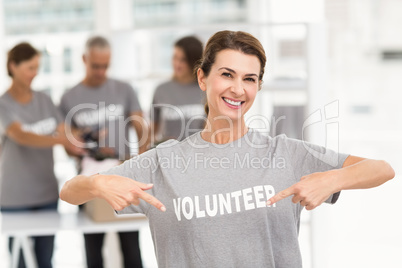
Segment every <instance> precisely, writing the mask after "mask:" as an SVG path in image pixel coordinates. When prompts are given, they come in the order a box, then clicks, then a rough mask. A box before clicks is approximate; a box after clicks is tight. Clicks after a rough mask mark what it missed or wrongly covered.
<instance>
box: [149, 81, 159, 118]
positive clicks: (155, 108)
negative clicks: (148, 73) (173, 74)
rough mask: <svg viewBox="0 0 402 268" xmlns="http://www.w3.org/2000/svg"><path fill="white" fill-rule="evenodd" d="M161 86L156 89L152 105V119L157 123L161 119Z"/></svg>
mask: <svg viewBox="0 0 402 268" xmlns="http://www.w3.org/2000/svg"><path fill="white" fill-rule="evenodd" d="M158 97H159V87H158V88H157V89H156V90H155V93H154V97H153V98H152V105H151V121H153V122H155V123H157V122H159V120H160V111H161V109H160V107H159V100H158Z"/></svg>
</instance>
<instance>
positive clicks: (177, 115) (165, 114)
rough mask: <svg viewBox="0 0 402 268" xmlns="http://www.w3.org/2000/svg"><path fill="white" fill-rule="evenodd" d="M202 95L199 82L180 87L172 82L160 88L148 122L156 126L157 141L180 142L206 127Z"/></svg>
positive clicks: (153, 102)
mask: <svg viewBox="0 0 402 268" xmlns="http://www.w3.org/2000/svg"><path fill="white" fill-rule="evenodd" d="M205 100H206V99H205V92H203V91H202V90H201V89H200V87H199V86H198V83H196V82H194V83H190V84H181V83H178V82H176V81H174V80H171V81H168V82H165V83H163V84H161V85H159V86H158V87H157V88H156V90H155V93H154V97H153V101H152V110H151V121H153V122H155V123H157V124H158V125H159V129H158V133H155V134H156V138H157V140H158V141H165V140H168V139H177V140H183V139H185V138H186V137H188V136H190V135H192V134H194V133H195V132H197V131H200V130H202V129H203V128H204V124H205V118H206V115H205V112H204V104H203V103H204V102H205Z"/></svg>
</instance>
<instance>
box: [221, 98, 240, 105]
mask: <svg viewBox="0 0 402 268" xmlns="http://www.w3.org/2000/svg"><path fill="white" fill-rule="evenodd" d="M223 100H224V101H226V102H227V103H229V104H231V105H234V106H239V105H240V104H241V101H232V100H229V99H227V98H223Z"/></svg>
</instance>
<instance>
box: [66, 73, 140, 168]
mask: <svg viewBox="0 0 402 268" xmlns="http://www.w3.org/2000/svg"><path fill="white" fill-rule="evenodd" d="M59 108H60V110H61V112H62V114H63V115H64V117H65V120H66V124H68V125H72V126H73V127H76V128H78V129H80V130H83V131H86V132H88V133H93V135H99V136H100V137H99V141H98V146H99V147H107V148H112V149H114V150H115V155H114V158H119V159H121V160H124V159H127V158H128V156H130V146H129V135H128V134H129V127H130V126H131V124H132V122H131V121H130V115H131V114H132V113H134V112H139V111H141V106H140V104H139V102H138V98H137V95H136V93H135V91H134V89H133V88H132V87H131V86H130V85H129V84H127V83H124V82H121V81H118V80H114V79H107V80H106V82H104V83H103V84H102V85H100V86H99V87H88V86H85V85H83V84H82V83H79V84H78V85H76V86H75V87H73V88H71V89H70V90H68V91H66V92H65V93H64V95H63V96H62V98H61V101H60V106H59ZM133 120H135V118H133Z"/></svg>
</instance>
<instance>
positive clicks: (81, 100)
mask: <svg viewBox="0 0 402 268" xmlns="http://www.w3.org/2000/svg"><path fill="white" fill-rule="evenodd" d="M110 58H111V47H110V43H109V41H108V40H107V39H105V38H104V37H101V36H94V37H92V38H90V39H88V41H87V43H86V47H85V53H84V55H83V61H84V64H85V70H86V75H85V78H84V80H83V81H81V82H80V83H79V84H77V85H76V86H75V87H73V88H71V89H70V90H68V91H67V92H65V93H64V95H63V96H62V98H61V101H60V110H61V111H62V114H63V115H64V117H65V120H66V125H69V126H71V127H72V128H73V129H75V130H78V131H79V132H80V133H81V137H82V138H83V140H84V141H85V142H86V147H87V155H86V156H84V157H79V158H78V160H79V166H80V167H79V169H80V173H81V174H87V172H88V171H87V170H91V171H89V173H92V172H93V173H97V172H99V171H101V170H103V169H107V168H109V167H110V165H112V166H114V165H118V164H119V163H120V162H121V161H124V160H125V159H128V158H129V157H130V147H129V144H128V137H129V128H130V127H134V129H135V131H136V133H137V136H138V140H139V153H142V152H144V151H145V150H146V147H147V145H148V141H147V140H148V137H149V134H148V130H147V129H148V127H147V125H146V124H145V121H144V120H143V115H142V110H141V107H140V104H139V102H138V98H137V95H136V93H135V91H134V89H133V88H132V87H131V86H130V85H129V84H127V83H124V82H121V81H118V80H114V79H110V78H108V77H107V70H108V67H109V64H110ZM104 235H105V234H104V233H95V234H84V238H85V249H86V259H87V265H88V267H89V268H95V267H96V268H101V267H103V257H102V247H103V241H104ZM138 236H139V233H138V232H119V238H120V245H121V249H122V252H123V259H124V266H125V267H126V268H128V267H130V268H132V267H142V260H141V252H140V247H139V237H138Z"/></svg>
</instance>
